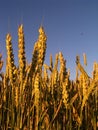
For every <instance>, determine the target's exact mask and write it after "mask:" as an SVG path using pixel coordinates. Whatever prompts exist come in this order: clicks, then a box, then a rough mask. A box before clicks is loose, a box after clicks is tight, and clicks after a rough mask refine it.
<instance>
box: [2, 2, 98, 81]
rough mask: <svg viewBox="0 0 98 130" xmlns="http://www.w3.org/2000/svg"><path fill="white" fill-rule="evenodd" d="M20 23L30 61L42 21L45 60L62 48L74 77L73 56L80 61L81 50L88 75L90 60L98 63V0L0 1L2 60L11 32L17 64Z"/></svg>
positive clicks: (91, 64)
mask: <svg viewBox="0 0 98 130" xmlns="http://www.w3.org/2000/svg"><path fill="white" fill-rule="evenodd" d="M20 24H23V25H24V34H25V47H26V50H25V51H26V57H27V61H28V62H29V63H30V62H31V59H32V51H33V46H34V43H35V42H36V40H37V38H38V28H39V27H40V25H41V24H42V25H43V26H44V29H45V32H46V35H47V51H46V57H45V63H47V64H49V56H50V54H52V56H53V59H55V54H56V53H58V52H60V51H61V52H62V53H63V55H64V58H65V59H66V61H67V62H66V66H67V69H68V68H70V72H71V77H70V78H71V79H75V68H76V64H75V60H76V55H79V56H80V61H81V64H83V53H86V56H87V63H88V65H87V67H85V69H86V71H87V73H88V74H89V75H90V76H91V74H92V70H93V63H94V61H97V62H98V0H0V53H2V54H3V60H4V61H5V59H6V43H5V38H6V34H7V33H8V32H10V34H11V35H12V43H13V50H14V55H15V63H16V65H17V63H18V56H17V53H18V42H17V41H18V36H17V30H18V26H19V25H20ZM4 65H5V62H4ZM3 70H4V68H3Z"/></svg>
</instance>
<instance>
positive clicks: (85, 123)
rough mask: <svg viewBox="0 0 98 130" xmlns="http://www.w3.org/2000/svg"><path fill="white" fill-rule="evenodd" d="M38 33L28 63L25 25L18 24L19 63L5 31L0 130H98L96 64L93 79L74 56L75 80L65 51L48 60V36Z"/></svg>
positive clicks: (97, 69) (0, 67)
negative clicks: (68, 66) (71, 76)
mask: <svg viewBox="0 0 98 130" xmlns="http://www.w3.org/2000/svg"><path fill="white" fill-rule="evenodd" d="M38 31H39V35H38V39H37V41H36V42H35V44H34V48H33V51H32V61H31V63H30V64H28V63H27V62H26V61H27V59H26V54H25V36H24V29H23V25H22V24H21V25H20V26H19V27H18V66H16V65H15V62H14V54H13V45H12V36H11V35H10V34H9V33H8V34H7V35H6V52H7V56H6V68H5V72H2V67H3V63H4V62H5V61H2V54H0V130H97V129H98V63H96V62H95V63H94V66H93V70H92V77H90V76H89V75H88V74H87V72H86V71H85V69H84V68H83V65H82V64H81V63H80V58H79V56H76V70H75V71H76V79H75V80H71V79H70V70H69V69H67V68H66V60H65V59H64V56H63V54H62V52H58V53H57V54H56V55H55V60H54V61H53V58H52V55H50V64H49V65H47V64H46V63H44V61H45V54H46V48H47V44H46V42H47V36H46V34H45V31H44V28H43V27H42V26H40V28H39V30H38ZM83 56H84V64H85V65H87V61H86V60H87V59H86V55H85V54H83Z"/></svg>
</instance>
